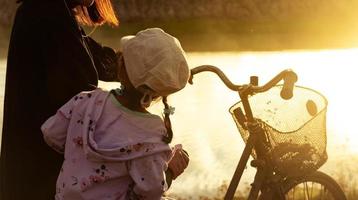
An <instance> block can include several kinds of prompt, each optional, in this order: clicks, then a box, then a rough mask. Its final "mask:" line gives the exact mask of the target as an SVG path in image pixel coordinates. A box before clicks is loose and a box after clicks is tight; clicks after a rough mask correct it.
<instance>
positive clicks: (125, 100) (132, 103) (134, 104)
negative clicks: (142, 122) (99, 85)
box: [114, 93, 149, 113]
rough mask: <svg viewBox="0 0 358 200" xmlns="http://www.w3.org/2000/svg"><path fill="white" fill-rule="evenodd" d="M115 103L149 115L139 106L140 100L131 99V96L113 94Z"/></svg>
mask: <svg viewBox="0 0 358 200" xmlns="http://www.w3.org/2000/svg"><path fill="white" fill-rule="evenodd" d="M114 96H115V97H116V99H117V101H119V102H120V103H121V104H122V105H123V106H124V107H126V108H128V109H130V110H132V111H137V112H142V113H149V112H148V111H147V110H146V109H145V108H143V107H142V106H141V104H140V99H138V98H133V97H132V96H130V95H128V94H126V93H123V94H122V95H117V94H114Z"/></svg>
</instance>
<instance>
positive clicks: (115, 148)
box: [41, 89, 172, 200]
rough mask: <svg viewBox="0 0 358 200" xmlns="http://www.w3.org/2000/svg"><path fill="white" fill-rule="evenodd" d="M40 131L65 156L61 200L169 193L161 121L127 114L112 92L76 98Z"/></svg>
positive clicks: (167, 149) (59, 187) (107, 199)
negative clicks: (167, 190)
mask: <svg viewBox="0 0 358 200" xmlns="http://www.w3.org/2000/svg"><path fill="white" fill-rule="evenodd" d="M41 129H42V132H43V135H44V138H45V141H46V142H47V143H48V144H49V145H50V146H51V147H52V148H53V149H55V150H56V151H58V152H60V153H64V162H63V165H62V168H61V171H60V173H59V176H58V179H57V184H56V189H57V190H56V196H55V199H56V200H82V199H86V200H124V199H153V200H155V199H161V197H162V194H163V192H164V191H165V190H166V189H167V184H166V180H165V173H164V172H165V170H167V162H168V161H169V159H170V157H171V154H172V153H171V149H170V147H169V146H168V144H165V143H164V142H162V137H163V136H164V135H165V134H166V129H165V127H164V124H163V121H162V119H161V118H160V117H159V116H157V115H152V114H146V113H139V112H134V111H131V110H128V109H127V108H125V107H123V106H122V105H121V104H120V103H119V102H118V101H117V100H116V99H115V97H114V96H113V95H112V94H110V92H108V91H103V90H101V89H96V90H94V91H91V92H82V93H80V94H78V95H76V96H75V97H73V98H72V99H71V100H70V101H69V102H67V103H66V104H65V105H64V106H62V107H61V108H60V109H59V110H58V112H57V113H56V114H55V115H54V116H52V117H51V118H49V119H48V120H47V121H46V122H45V123H44V124H43V125H42V127H41Z"/></svg>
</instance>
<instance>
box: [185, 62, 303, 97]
mask: <svg viewBox="0 0 358 200" xmlns="http://www.w3.org/2000/svg"><path fill="white" fill-rule="evenodd" d="M205 71H209V72H214V73H215V74H217V75H218V76H219V77H220V79H221V80H222V81H223V82H224V84H225V85H226V86H227V87H228V88H229V89H231V90H233V91H238V92H242V91H244V90H245V91H246V92H247V93H248V94H251V93H261V92H265V91H267V90H269V89H271V88H272V87H273V86H275V85H276V84H277V83H278V82H280V81H281V80H284V84H283V87H282V91H281V97H282V98H283V99H286V100H288V99H290V98H292V96H293V86H294V83H295V82H296V81H297V75H296V73H295V72H294V71H292V70H291V69H286V70H284V71H282V72H281V73H279V74H277V75H276V76H275V77H274V78H273V79H271V80H270V81H269V82H267V83H266V84H265V85H263V86H254V85H251V84H250V85H235V84H233V83H232V82H231V81H230V80H229V79H228V78H227V76H226V75H225V74H224V72H222V71H221V70H220V69H219V68H217V67H215V66H213V65H201V66H198V67H195V68H193V69H191V75H190V78H189V83H190V84H193V78H194V75H195V74H197V73H201V72H205Z"/></svg>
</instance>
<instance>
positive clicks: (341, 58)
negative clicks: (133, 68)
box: [0, 0, 358, 200]
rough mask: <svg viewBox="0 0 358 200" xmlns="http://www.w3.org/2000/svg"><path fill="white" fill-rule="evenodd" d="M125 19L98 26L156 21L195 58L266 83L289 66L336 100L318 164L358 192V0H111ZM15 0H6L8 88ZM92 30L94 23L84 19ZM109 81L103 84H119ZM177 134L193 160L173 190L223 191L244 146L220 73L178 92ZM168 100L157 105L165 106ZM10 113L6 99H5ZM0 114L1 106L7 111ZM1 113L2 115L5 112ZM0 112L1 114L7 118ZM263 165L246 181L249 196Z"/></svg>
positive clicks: (217, 194)
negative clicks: (323, 161) (324, 153)
mask: <svg viewBox="0 0 358 200" xmlns="http://www.w3.org/2000/svg"><path fill="white" fill-rule="evenodd" d="M113 3H114V5H115V7H116V10H117V14H118V16H119V19H120V25H119V27H109V26H103V27H98V28H97V29H96V30H95V31H94V32H93V34H92V35H91V36H92V37H93V38H95V39H96V40H97V41H98V42H100V43H102V44H104V45H107V46H110V47H112V48H114V49H118V48H119V41H120V38H121V37H122V36H124V35H129V34H135V33H136V32H138V31H139V30H142V29H145V28H149V27H160V28H163V29H164V30H165V31H166V32H168V33H170V34H172V35H174V36H176V37H177V38H178V39H179V40H180V41H181V43H182V46H183V48H184V50H186V51H187V56H188V61H189V64H190V66H191V67H195V66H198V65H202V64H211V65H216V66H218V67H220V68H221V69H222V70H223V71H224V72H225V73H226V74H227V75H228V76H229V78H230V79H232V80H233V81H234V82H236V83H240V84H242V83H247V82H248V81H249V76H251V75H257V76H259V77H260V83H261V84H263V83H265V82H266V81H268V80H270V79H271V78H272V77H273V76H274V75H276V74H277V73H279V72H280V71H282V70H284V69H286V68H292V69H293V70H294V71H296V72H297V74H298V76H299V80H298V84H299V85H302V86H306V87H310V88H313V89H315V90H317V91H319V92H321V93H322V94H323V95H325V96H326V97H327V99H328V102H329V105H328V113H327V151H328V155H329V159H328V161H327V163H326V164H325V165H324V166H323V167H322V168H321V169H320V170H322V171H324V172H326V173H328V174H329V175H331V176H332V177H333V178H334V179H336V180H337V181H338V182H339V184H340V185H341V186H342V188H343V189H344V191H345V192H346V194H347V196H348V198H349V199H352V200H353V199H358V182H357V181H358V179H357V178H358V175H357V174H358V169H357V168H356V166H357V164H358V132H357V128H356V126H355V124H356V121H355V120H356V118H357V117H356V114H357V112H358V108H357V105H356V104H357V103H356V101H357V95H355V91H356V90H357V89H356V87H357V86H358V81H357V73H356V70H355V68H356V67H358V20H357V19H358V12H357V10H358V0H324V1H323V0H113ZM15 10H16V3H15V1H14V0H0V97H1V99H0V100H1V103H2V102H3V93H4V81H5V79H4V78H5V73H6V55H7V47H8V43H9V37H10V31H11V24H12V20H13V17H14V14H15ZM85 30H86V31H87V33H90V32H92V30H93V28H91V27H85ZM117 86H118V85H117V84H116V83H105V82H101V87H106V88H113V87H117ZM169 100H170V103H171V104H172V105H173V106H174V107H176V113H175V114H174V116H173V117H172V121H173V127H174V135H175V136H174V142H173V143H182V144H183V147H184V148H185V149H186V150H187V151H188V152H189V154H190V158H191V162H190V165H189V167H188V169H187V170H186V172H185V173H184V174H183V175H182V176H181V177H179V178H178V179H177V180H176V181H175V182H174V183H173V187H172V188H171V190H170V195H173V196H176V197H180V198H182V199H199V198H201V199H221V198H222V195H223V194H224V193H225V187H226V186H227V184H228V183H229V181H230V179H231V176H232V174H233V172H234V170H235V167H236V165H237V162H238V160H239V157H240V155H241V151H242V150H243V147H244V142H243V141H242V139H241V137H240V135H239V134H238V132H237V128H236V125H235V123H234V121H233V120H232V118H231V115H230V113H229V112H228V109H229V108H230V106H232V105H233V104H234V103H236V102H237V101H239V97H238V95H237V94H235V93H233V92H231V91H229V90H228V89H227V88H225V86H224V85H223V84H222V83H221V82H220V81H219V79H218V78H217V77H215V75H212V74H205V73H204V74H200V75H197V77H196V78H195V79H194V85H188V86H187V87H186V88H185V89H184V90H182V91H181V92H179V93H177V94H175V95H172V96H171V98H170V99H169ZM161 109H162V105H160V103H159V104H158V105H154V107H153V108H152V111H153V112H155V113H159V114H160V112H161ZM0 112H1V113H2V106H1V107H0ZM1 116H2V114H1ZM0 120H1V121H2V118H0ZM1 121H0V122H1ZM254 172H255V170H254V169H251V168H250V167H248V168H247V169H246V171H245V175H244V177H243V180H242V182H241V183H240V185H239V190H238V196H245V194H246V192H247V190H248V188H249V184H250V183H251V182H252V180H253V174H254Z"/></svg>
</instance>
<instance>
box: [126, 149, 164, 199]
mask: <svg viewBox="0 0 358 200" xmlns="http://www.w3.org/2000/svg"><path fill="white" fill-rule="evenodd" d="M167 160H168V154H167V153H159V154H154V155H151V156H146V157H142V158H138V159H134V160H131V161H129V163H128V168H129V174H130V176H131V177H132V179H133V181H134V185H133V187H132V188H130V190H129V191H128V195H131V196H132V198H133V197H134V198H133V199H145V200H152V199H153V200H158V199H161V197H162V195H163V193H164V192H165V191H166V190H167V189H168V186H167V182H166V176H165V171H166V170H167V168H168V164H167ZM131 196H130V197H131ZM130 197H128V198H130ZM132 198H131V199H132Z"/></svg>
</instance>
